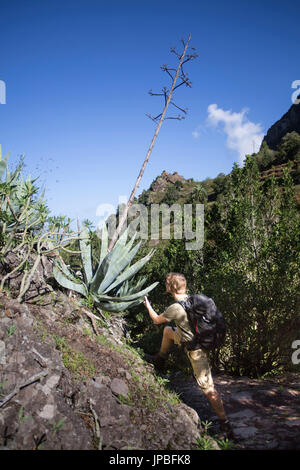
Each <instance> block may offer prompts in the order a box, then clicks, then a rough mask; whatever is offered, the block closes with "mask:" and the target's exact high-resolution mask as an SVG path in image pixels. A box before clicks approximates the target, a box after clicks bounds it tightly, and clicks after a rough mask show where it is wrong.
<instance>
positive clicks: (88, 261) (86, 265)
mask: <svg viewBox="0 0 300 470" xmlns="http://www.w3.org/2000/svg"><path fill="white" fill-rule="evenodd" d="M79 247H80V251H81V254H80V256H81V259H82V264H83V269H84V274H85V281H86V284H89V283H90V282H91V280H92V277H93V271H92V248H91V239H90V236H89V232H88V229H87V228H86V227H83V229H82V230H81V233H80V237H79Z"/></svg>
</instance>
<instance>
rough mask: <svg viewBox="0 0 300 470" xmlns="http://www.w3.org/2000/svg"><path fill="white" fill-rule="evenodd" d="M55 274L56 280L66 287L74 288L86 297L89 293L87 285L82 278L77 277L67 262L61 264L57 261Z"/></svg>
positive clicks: (54, 266)
mask: <svg viewBox="0 0 300 470" xmlns="http://www.w3.org/2000/svg"><path fill="white" fill-rule="evenodd" d="M53 275H54V278H55V280H56V281H57V282H58V283H59V284H60V285H61V286H63V287H65V288H66V289H70V290H74V291H75V292H78V293H79V294H82V295H84V296H85V297H86V296H87V295H88V290H87V287H86V285H85V284H84V283H83V282H82V281H81V279H77V278H75V276H73V275H72V274H71V272H70V271H69V270H68V268H67V266H66V265H65V264H61V263H59V262H58V261H57V262H56V263H55V264H54V265H53Z"/></svg>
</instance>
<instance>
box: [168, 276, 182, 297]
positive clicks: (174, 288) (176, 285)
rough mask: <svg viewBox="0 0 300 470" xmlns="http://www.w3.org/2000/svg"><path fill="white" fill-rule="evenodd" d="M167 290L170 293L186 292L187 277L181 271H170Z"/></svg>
mask: <svg viewBox="0 0 300 470" xmlns="http://www.w3.org/2000/svg"><path fill="white" fill-rule="evenodd" d="M166 291H167V292H169V293H170V294H179V293H180V294H184V293H185V292H186V278H185V277H184V275H183V274H180V273H169V274H168V275H167V277H166Z"/></svg>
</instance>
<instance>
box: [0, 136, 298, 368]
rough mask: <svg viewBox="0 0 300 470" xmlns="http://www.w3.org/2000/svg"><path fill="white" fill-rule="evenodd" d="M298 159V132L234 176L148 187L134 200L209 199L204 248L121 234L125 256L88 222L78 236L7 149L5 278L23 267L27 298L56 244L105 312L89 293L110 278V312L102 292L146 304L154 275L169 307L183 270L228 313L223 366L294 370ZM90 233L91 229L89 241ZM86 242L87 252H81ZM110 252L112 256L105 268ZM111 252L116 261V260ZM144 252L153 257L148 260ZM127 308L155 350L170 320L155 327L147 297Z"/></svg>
mask: <svg viewBox="0 0 300 470" xmlns="http://www.w3.org/2000/svg"><path fill="white" fill-rule="evenodd" d="M299 160H300V136H299V135H298V134H297V133H295V132H293V133H291V134H287V135H286V136H285V137H284V138H283V139H282V141H281V143H280V145H279V146H278V149H277V150H276V151H270V150H269V149H268V148H267V146H266V144H265V143H263V145H262V147H261V150H260V151H259V152H258V153H257V154H253V155H249V156H247V158H246V161H245V164H244V166H242V167H239V166H238V165H237V164H235V165H234V167H233V170H232V172H231V173H230V174H228V175H224V174H222V173H221V174H219V175H218V176H217V177H216V178H214V179H211V178H207V179H206V180H203V181H200V182H197V181H194V180H193V179H190V180H185V182H181V181H176V182H175V184H174V183H169V184H168V185H167V186H166V187H165V188H164V189H163V190H160V191H157V192H155V191H153V189H151V187H150V189H149V190H148V191H144V192H143V193H142V194H141V196H140V197H139V198H137V199H135V202H140V203H143V204H146V205H149V204H151V203H152V202H159V203H166V204H173V203H175V202H176V203H178V204H180V205H183V204H185V203H197V202H198V203H202V204H204V206H205V241H204V246H203V248H202V249H201V250H194V251H193V250H186V248H185V243H186V240H185V239H182V240H178V239H174V238H171V240H161V239H160V241H159V243H158V244H157V246H156V250H155V253H154V255H153V256H152V257H151V259H150V257H149V259H148V257H147V256H148V254H149V248H150V247H149V245H151V243H149V240H146V241H143V242H142V243H141V244H140V245H139V247H138V248H132V245H129V248H128V249H127V248H126V245H124V244H123V245H122V242H121V243H119V244H118V245H117V250H119V251H118V253H119V254H121V253H123V252H124V256H123V255H122V257H123V258H124V259H123V261H122V260H121V261H122V263H121V264H120V260H119V258H120V257H119V255H118V253H117V251H116V252H115V254H111V255H109V254H108V253H107V240H106V242H105V244H106V246H104V245H103V238H102V243H101V240H99V237H98V236H97V233H96V232H95V231H94V230H93V229H92V227H91V224H90V223H89V222H88V221H85V223H84V225H85V227H86V228H85V229H84V231H82V232H81V235H78V234H76V233H74V232H72V231H71V230H70V222H71V221H70V219H68V218H66V217H49V211H48V208H47V206H46V203H45V201H44V199H43V195H41V196H40V197H37V194H38V187H37V186H36V185H35V180H31V179H28V180H27V181H26V182H23V179H22V162H21V163H20V164H19V165H18V166H17V168H16V170H15V171H14V172H13V173H9V171H8V167H7V158H6V159H3V160H2V159H0V172H1V175H0V176H1V178H2V177H3V175H4V172H5V171H6V178H5V179H4V180H2V182H1V195H0V196H1V234H0V235H1V239H0V243H1V263H2V270H3V269H4V270H5V269H6V268H7V263H6V260H7V256H10V255H11V254H14V255H15V256H16V258H17V263H16V267H15V268H14V270H13V271H10V272H6V275H5V276H4V277H3V278H2V284H1V289H3V288H4V286H5V285H6V282H7V281H8V279H9V277H10V276H11V275H12V274H13V273H14V272H15V271H16V270H19V271H21V272H22V273H23V280H22V284H21V288H20V292H19V296H18V299H19V300H20V301H22V299H23V297H24V294H25V292H26V290H27V289H28V286H29V284H30V281H31V279H32V276H33V274H34V271H35V269H36V267H37V263H38V262H39V260H40V258H41V256H42V255H47V254H49V253H53V252H55V251H56V253H59V257H60V261H61V264H60V267H63V269H62V270H63V271H64V273H65V274H67V277H68V280H64V283H65V285H64V283H62V285H63V286H64V287H66V288H68V286H69V288H71V289H72V286H71V284H72V281H73V282H75V283H76V285H77V291H78V289H79V290H80V289H82V288H83V287H82V286H84V289H86V290H85V294H84V296H83V297H85V300H84V298H83V301H85V302H86V303H87V304H88V306H89V307H90V308H91V309H93V310H94V313H96V314H97V305H96V304H97V301H96V302H95V296H91V294H93V292H94V291H93V289H90V287H93V285H94V284H95V279H96V278H95V276H96V277H97V279H96V280H97V286H98V285H101V283H102V284H103V283H104V284H105V283H106V284H107V285H106V284H105V286H104V287H103V285H102V288H103V289H102V290H101V293H100V294H101V296H102V297H101V300H102V305H101V308H102V313H103V309H105V303H103V301H105V300H109V301H112V302H116V301H117V302H119V301H120V300H121V299H120V298H119V296H121V297H123V298H122V300H123V301H124V302H132V301H133V299H136V298H137V302H136V303H135V304H134V305H137V304H140V302H141V299H140V298H138V297H140V295H141V294H142V293H143V292H144V291H141V290H140V288H141V286H142V283H141V281H143V284H144V283H145V279H146V278H147V285H146V286H151V288H152V287H153V286H154V285H155V283H157V282H159V284H158V286H157V287H155V289H154V290H152V291H151V294H150V300H151V302H152V304H153V306H154V309H155V310H156V311H157V312H159V313H161V312H162V311H163V310H164V309H165V308H166V306H167V305H168V304H170V303H171V301H172V299H171V297H170V296H169V295H168V294H166V293H165V286H164V281H165V276H166V274H167V273H168V272H170V271H176V272H182V273H184V274H185V276H186V278H187V281H188V286H189V291H190V292H191V293H192V292H204V293H205V294H206V295H209V296H211V297H213V298H214V300H215V301H216V303H217V305H218V307H219V308H220V310H221V311H222V312H223V313H224V315H225V318H226V321H227V325H228V334H227V340H226V343H225V345H224V347H223V348H222V349H221V350H220V351H217V352H216V353H214V354H213V357H212V360H213V363H214V365H215V366H216V367H221V368H223V369H224V370H226V371H228V372H230V373H232V374H237V375H248V376H261V375H264V374H272V373H277V372H280V371H282V370H290V369H293V368H295V367H296V366H294V365H293V364H292V362H291V354H292V350H291V344H292V342H293V341H294V340H295V339H299V338H296V334H297V331H299V326H300V320H299V313H298V312H299V294H298V292H299V287H300V285H299V284H300V282H299V281H300V279H299V264H300V263H299V261H300V259H299V253H300V226H299V223H300V218H299V208H298V207H297V197H296V196H297V191H298V190H299ZM278 165H279V171H278ZM152 186H153V184H152ZM117 216H118V214H117ZM171 220H173V219H171ZM193 223H194V224H195V220H194V221H193ZM83 233H84V234H88V235H86V238H85V241H84V240H83V238H82V234H83ZM88 240H90V241H88ZM125 248H126V249H125ZM78 249H81V251H83V252H84V253H83V254H82V253H81V256H80V254H79V253H78ZM124 250H125V251H126V253H125V251H124ZM128 250H131V251H130V256H129V251H128ZM101 253H102V254H101ZM151 254H152V252H151ZM105 256H107V260H106V261H105V262H104V263H103V264H102V267H101V262H102V261H103V260H104V259H105ZM134 256H135V262H136V263H138V264H136V266H138V268H139V269H137V268H133V271H132V272H135V273H136V272H137V271H139V274H138V276H139V278H137V277H136V276H135V277H136V278H134V277H130V276H128V271H126V269H129V268H130V266H129V264H130V263H131V261H132V259H133V257H134ZM111 258H113V260H114V263H110V260H111ZM127 258H128V259H127ZM99 259H100V264H99ZM146 259H147V263H145V262H144V261H142V260H146ZM123 272H124V273H125V274H123ZM96 273H98V274H97V275H96ZM56 277H57V276H56ZM108 278H109V282H108V281H107V279H108ZM93 280H94V281H93ZM70 281H71V283H70ZM123 281H124V282H123ZM128 281H129V283H128ZM93 282H94V284H93ZM74 285H75V284H74ZM70 286H71V287H70ZM78 286H81V287H78ZM109 286H110V287H111V286H112V287H114V288H115V290H110V288H109ZM57 287H58V285H57ZM75 290H76V289H75ZM78 292H79V291H78ZM147 292H148V291H147ZM94 293H95V292H94ZM97 293H98V294H99V292H98V290H97ZM108 295H110V296H112V297H108ZM117 297H118V298H117ZM96 300H97V299H96ZM107 305H108V303H107ZM119 305H120V303H119ZM98 306H99V299H98ZM126 306H132V305H129V303H127V304H124V308H125V309H126ZM107 310H109V308H107ZM99 311H100V310H99V309H98V312H99ZM112 311H114V308H113V309H112ZM115 311H116V312H119V311H120V308H117V309H116V310H115ZM104 314H105V315H106V313H105V312H104ZM110 314H115V313H110ZM123 314H125V315H126V318H127V320H128V327H129V328H130V332H131V336H132V339H133V343H134V344H135V345H137V346H140V347H142V348H143V349H144V350H146V351H147V352H153V351H156V350H157V349H158V347H159V344H160V340H161V334H162V329H161V328H159V327H153V324H152V322H151V321H150V319H149V317H148V315H147V312H146V309H145V308H144V306H143V305H138V306H134V307H133V308H131V309H130V310H124V311H123ZM105 315H104V317H103V318H105Z"/></svg>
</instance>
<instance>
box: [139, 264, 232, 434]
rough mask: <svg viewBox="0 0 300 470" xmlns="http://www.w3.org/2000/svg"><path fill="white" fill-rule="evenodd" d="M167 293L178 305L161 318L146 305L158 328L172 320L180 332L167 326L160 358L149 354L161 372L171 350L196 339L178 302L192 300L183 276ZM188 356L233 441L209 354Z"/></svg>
mask: <svg viewBox="0 0 300 470" xmlns="http://www.w3.org/2000/svg"><path fill="white" fill-rule="evenodd" d="M166 291H167V292H168V293H169V294H171V295H172V296H173V298H174V299H175V301H176V303H173V304H172V305H170V306H169V307H168V308H167V309H166V310H165V312H164V313H162V314H161V315H158V314H157V313H156V312H155V311H154V310H153V308H152V307H151V304H150V302H149V300H148V298H147V297H145V300H144V305H145V307H146V308H147V310H148V312H149V315H150V317H151V319H152V320H153V322H154V324H155V325H160V324H162V323H166V322H171V321H172V320H174V322H175V325H176V328H173V327H171V326H165V328H164V332H163V338H162V343H161V347H160V351H159V352H158V353H157V354H155V355H150V354H145V360H146V361H147V362H150V363H152V364H154V366H155V367H156V368H157V369H158V370H162V369H163V368H164V365H165V362H166V359H167V356H168V353H169V350H170V348H171V346H172V344H173V343H174V344H176V345H178V346H180V345H181V344H183V345H184V343H185V342H188V341H191V340H192V339H193V337H194V334H193V332H192V330H191V327H190V324H189V321H188V317H187V313H186V311H185V310H184V308H183V307H182V306H181V305H180V304H179V303H178V301H184V300H186V299H187V298H188V294H187V293H186V279H185V277H184V275H183V274H180V273H169V274H168V275H167V277H166ZM185 352H186V354H187V356H188V358H189V360H190V362H191V365H192V368H193V372H194V376H195V379H196V381H197V383H198V385H199V387H200V389H201V390H202V391H203V393H204V394H205V395H206V397H207V398H208V401H209V402H210V404H211V406H212V408H213V410H214V411H215V413H216V415H217V417H218V422H219V425H220V429H221V432H223V433H224V435H225V437H228V438H233V432H232V429H231V425H230V423H229V420H228V419H227V416H226V413H225V410H224V407H223V402H222V399H221V397H220V396H219V394H218V392H217V390H216V389H215V387H214V383H213V379H212V375H211V369H210V365H209V359H208V353H207V352H206V351H205V350H204V349H196V350H188V349H187V348H186V347H185Z"/></svg>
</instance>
